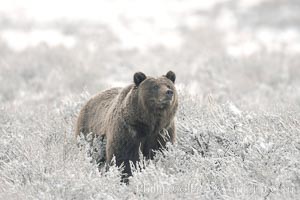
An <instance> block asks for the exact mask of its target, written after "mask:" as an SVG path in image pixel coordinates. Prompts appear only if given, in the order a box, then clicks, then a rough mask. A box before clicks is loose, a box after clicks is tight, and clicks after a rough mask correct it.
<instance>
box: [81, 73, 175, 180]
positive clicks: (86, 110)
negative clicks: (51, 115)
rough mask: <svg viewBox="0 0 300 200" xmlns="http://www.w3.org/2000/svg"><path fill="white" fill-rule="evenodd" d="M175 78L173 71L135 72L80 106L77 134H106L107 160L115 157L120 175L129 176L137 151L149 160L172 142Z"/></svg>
mask: <svg viewBox="0 0 300 200" xmlns="http://www.w3.org/2000/svg"><path fill="white" fill-rule="evenodd" d="M175 79H176V75H175V73H174V72H172V71H169V72H168V73H167V74H166V75H163V76H161V77H159V78H153V77H147V76H146V75H145V74H144V73H142V72H137V73H135V74H134V76H133V80H134V83H133V84H131V85H129V86H127V87H125V88H111V89H109V90H106V91H104V92H101V93H100V94H98V95H96V96H95V97H93V98H92V99H90V100H89V101H88V102H87V103H86V104H85V105H84V107H83V108H82V109H81V111H80V114H79V117H78V121H77V127H76V135H77V136H78V135H79V134H80V133H82V134H83V135H87V134H88V133H91V132H92V133H93V134H95V135H96V136H102V137H105V138H106V140H107V141H106V153H105V154H106V156H105V157H106V158H105V160H106V162H107V163H110V162H111V160H112V158H113V156H115V159H116V165H117V166H121V165H122V163H123V165H124V170H123V172H124V173H123V178H126V177H128V176H131V169H130V162H129V161H132V162H133V163H136V162H137V161H139V152H141V153H142V154H143V156H144V157H146V158H147V159H152V158H153V156H154V154H155V151H157V150H161V149H164V148H165V147H166V143H167V142H168V141H170V142H171V143H174V142H175V137H176V133H175V122H174V117H175V113H176V111H177V108H178V99H177V91H176V88H175V86H174V83H175Z"/></svg>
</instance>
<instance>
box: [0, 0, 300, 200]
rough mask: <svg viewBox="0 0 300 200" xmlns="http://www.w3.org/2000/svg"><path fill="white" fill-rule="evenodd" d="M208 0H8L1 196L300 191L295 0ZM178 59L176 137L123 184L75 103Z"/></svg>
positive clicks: (2, 14)
mask: <svg viewBox="0 0 300 200" xmlns="http://www.w3.org/2000/svg"><path fill="white" fill-rule="evenodd" d="M203 2H204V1H203ZM206 2H210V3H200V1H196V0H187V1H180V0H173V1H172V0H167V1H163V2H162V1H158V0H154V1H129V0H122V1H121V0H113V1H105V0H101V1H99V0H98V1H88V3H87V1H76V3H74V2H73V1H63V2H61V1H57V0H54V1H48V2H43V1H37V0H27V1H26V3H24V1H18V0H15V1H6V2H4V1H0V30H1V31H0V199H154V198H155V199H175V198H176V199H195V198H198V199H199V198H201V199H283V198H284V199H298V198H299V196H300V160H299V158H300V136H299V134H300V87H299V85H300V79H299V77H300V68H299V65H300V56H299V54H300V45H299V44H300V34H299V27H300V18H299V13H300V9H299V8H300V4H299V2H298V1H297V0H285V1H284V0H282V1H277V0H255V1H247V0H243V1H235V0H218V1H206ZM170 69H171V70H173V71H174V72H176V74H177V83H176V84H177V88H178V90H179V94H180V109H179V112H178V115H177V131H178V140H177V144H176V145H175V146H170V147H169V151H168V152H165V156H162V155H158V156H157V157H156V159H155V160H154V161H152V162H146V161H145V162H142V163H141V166H143V165H146V168H145V170H139V169H137V170H136V171H135V173H134V176H133V177H132V180H131V181H130V185H128V186H125V185H121V184H120V176H119V172H118V170H117V169H116V168H111V169H110V171H109V172H107V173H99V172H98V171H97V167H96V166H94V165H93V164H92V163H90V162H89V158H87V157H86V154H85V151H80V150H79V149H78V148H77V146H76V140H75V138H74V123H75V120H76V116H77V114H78V111H79V109H80V108H81V106H82V104H83V103H84V102H85V101H86V100H87V99H88V98H89V97H91V96H92V95H93V94H95V93H97V92H99V91H101V90H103V89H105V88H109V87H112V86H124V85H127V84H129V83H131V82H132V76H133V74H134V72H136V71H143V72H145V73H146V74H148V75H152V76H160V75H162V74H165V73H166V72H167V71H168V70H170Z"/></svg>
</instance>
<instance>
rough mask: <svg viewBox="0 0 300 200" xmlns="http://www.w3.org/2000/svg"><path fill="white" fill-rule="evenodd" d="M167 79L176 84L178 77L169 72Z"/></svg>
mask: <svg viewBox="0 0 300 200" xmlns="http://www.w3.org/2000/svg"><path fill="white" fill-rule="evenodd" d="M166 77H167V78H168V79H170V80H171V81H172V82H173V83H175V79H176V75H175V73H174V72H172V71H169V72H168V73H167V75H166Z"/></svg>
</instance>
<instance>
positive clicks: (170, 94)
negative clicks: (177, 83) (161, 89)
mask: <svg viewBox="0 0 300 200" xmlns="http://www.w3.org/2000/svg"><path fill="white" fill-rule="evenodd" d="M173 94H174V92H173V90H167V92H166V95H167V97H168V98H169V99H172V97H173Z"/></svg>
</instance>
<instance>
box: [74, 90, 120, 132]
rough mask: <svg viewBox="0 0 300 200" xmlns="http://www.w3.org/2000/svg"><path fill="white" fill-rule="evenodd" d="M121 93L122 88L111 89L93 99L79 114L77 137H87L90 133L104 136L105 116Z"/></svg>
mask: <svg viewBox="0 0 300 200" xmlns="http://www.w3.org/2000/svg"><path fill="white" fill-rule="evenodd" d="M121 91H122V88H111V89H109V90H105V91H103V92H101V93H99V94H97V95H96V96H94V97H92V98H91V99H90V100H89V101H88V102H87V103H86V104H85V105H84V107H83V108H82V109H81V111H80V113H79V116H78V121H77V127H76V135H79V134H80V133H83V134H84V135H86V134H88V133H90V132H93V133H94V134H97V135H101V134H104V133H103V132H102V129H103V125H104V119H105V115H106V114H107V112H108V110H109V108H110V106H111V105H112V103H113V102H114V101H115V100H116V98H117V96H118V94H119V93H120V92H121Z"/></svg>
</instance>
